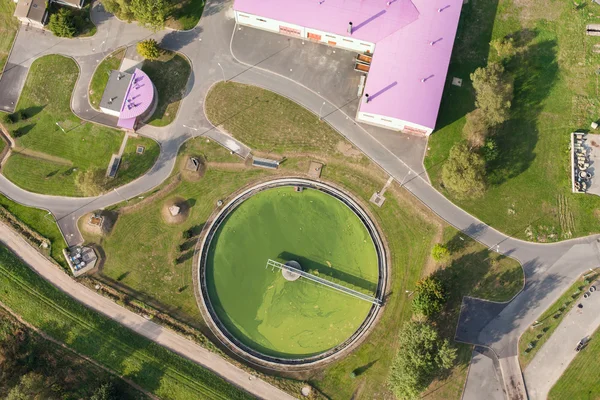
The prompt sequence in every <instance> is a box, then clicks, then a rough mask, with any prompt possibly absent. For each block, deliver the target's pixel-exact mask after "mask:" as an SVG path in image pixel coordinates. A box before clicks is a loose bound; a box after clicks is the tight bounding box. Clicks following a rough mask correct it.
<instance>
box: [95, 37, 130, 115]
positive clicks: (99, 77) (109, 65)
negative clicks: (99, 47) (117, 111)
mask: <svg viewBox="0 0 600 400" xmlns="http://www.w3.org/2000/svg"><path fill="white" fill-rule="evenodd" d="M124 56H125V48H120V49H118V50H115V51H114V52H112V53H111V54H109V55H108V57H106V58H105V59H104V60H102V62H101V63H100V64H98V66H97V67H96V70H95V71H94V75H93V76H92V80H91V81H90V87H89V96H88V99H89V101H90V104H91V105H92V106H93V107H94V108H96V109H98V107H100V100H102V95H103V94H104V88H105V87H106V84H107V83H108V74H109V73H110V71H111V70H113V69H119V67H120V66H121V61H123V57H124Z"/></svg>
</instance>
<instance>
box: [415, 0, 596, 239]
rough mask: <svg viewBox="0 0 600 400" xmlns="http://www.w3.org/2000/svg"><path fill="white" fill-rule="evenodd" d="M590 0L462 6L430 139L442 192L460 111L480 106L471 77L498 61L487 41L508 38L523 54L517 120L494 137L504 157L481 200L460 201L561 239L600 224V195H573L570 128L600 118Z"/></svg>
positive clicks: (434, 175) (510, 67)
mask: <svg viewBox="0 0 600 400" xmlns="http://www.w3.org/2000/svg"><path fill="white" fill-rule="evenodd" d="M596 20H597V17H596V11H595V9H594V6H593V3H581V4H579V5H577V4H573V3H570V2H552V4H551V5H549V4H548V2H545V1H542V0H528V1H520V2H513V1H512V0H500V1H496V0H492V1H487V2H482V3H468V4H465V5H464V6H463V14H462V19H461V25H460V27H459V35H458V39H457V40H456V43H455V46H454V51H453V59H452V62H451V65H450V70H449V78H450V77H459V78H462V79H463V86H462V87H460V88H459V87H456V86H452V85H449V84H448V85H447V87H446V89H445V93H444V99H443V101H442V106H441V109H440V115H439V118H438V122H437V126H438V130H437V131H436V132H435V133H434V134H433V135H432V136H431V138H430V140H429V147H430V148H431V150H430V151H429V152H428V154H427V157H426V159H425V165H426V167H427V169H428V172H429V174H430V177H431V180H432V182H433V184H434V185H435V186H436V187H438V188H440V189H441V186H440V183H441V182H440V176H441V166H442V164H443V162H444V160H445V159H446V157H447V156H448V152H449V150H450V148H451V146H452V145H453V144H454V143H456V142H457V141H459V140H461V138H462V136H461V135H462V134H461V131H462V127H463V125H464V121H465V119H464V115H465V114H466V113H467V112H468V111H470V110H472V109H473V108H474V97H473V90H472V87H471V85H470V81H469V74H470V73H471V72H473V71H474V70H475V69H476V68H477V67H479V66H483V65H485V64H486V60H487V59H488V58H490V59H496V58H497V55H496V54H495V53H494V50H492V51H490V49H489V45H488V43H489V42H490V41H491V40H493V39H496V38H502V37H504V36H506V35H512V36H513V37H514V38H515V42H516V43H517V45H518V46H519V52H518V54H517V55H516V56H515V57H514V58H513V59H512V60H511V61H510V62H509V63H508V64H507V66H506V69H507V71H508V72H509V73H510V74H511V75H512V76H514V78H515V98H514V101H513V104H512V109H511V116H510V117H511V119H510V121H508V122H506V123H505V124H503V125H502V126H500V127H499V129H498V132H497V133H496V134H495V139H496V141H497V143H498V147H499V150H500V155H499V157H498V158H497V159H496V160H495V161H494V162H493V163H490V165H489V166H488V180H489V184H490V187H489V189H488V191H487V193H486V195H485V197H484V198H483V199H480V200H477V201H458V200H456V199H454V198H452V196H451V195H449V193H447V192H446V191H445V190H443V189H441V190H442V193H444V194H445V195H447V196H449V197H450V198H451V199H452V200H453V201H455V202H456V203H457V204H458V205H459V206H460V207H462V208H464V209H465V210H467V211H469V212H471V213H473V214H474V215H476V216H477V217H478V218H480V219H481V220H483V221H484V222H486V223H488V224H490V225H492V226H494V227H495V228H498V229H499V230H501V231H503V232H505V233H507V234H509V235H514V236H516V237H519V238H522V239H527V240H532V241H539V242H548V241H557V240H562V239H566V238H569V237H574V236H583V235H587V234H589V233H592V232H598V231H600V199H599V198H598V197H596V196H591V195H590V196H581V195H575V194H572V193H571V190H570V188H571V184H570V178H569V168H570V162H569V158H568V151H567V149H568V145H569V134H570V133H571V132H572V131H573V130H575V129H579V128H584V129H585V128H588V127H589V125H590V123H591V121H593V120H595V119H597V108H598V104H599V101H598V90H599V86H598V78H597V75H596V74H595V70H596V69H597V65H598V64H599V63H600V54H597V53H595V52H594V51H592V50H593V49H594V48H595V45H598V44H600V39H599V38H597V37H591V36H586V35H585V34H584V32H585V25H586V24H587V23H593V22H596Z"/></svg>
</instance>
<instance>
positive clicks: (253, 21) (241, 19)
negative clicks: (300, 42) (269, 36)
mask: <svg viewBox="0 0 600 400" xmlns="http://www.w3.org/2000/svg"><path fill="white" fill-rule="evenodd" d="M235 20H236V22H237V23H238V24H240V25H248V26H251V27H253V28H258V29H264V30H266V31H270V32H275V33H281V34H284V35H289V36H296V37H302V38H303V37H305V34H304V28H303V27H301V26H299V25H294V24H289V23H287V22H282V21H278V20H275V19H269V18H264V17H259V16H257V15H253V14H249V13H245V12H241V11H236V12H235Z"/></svg>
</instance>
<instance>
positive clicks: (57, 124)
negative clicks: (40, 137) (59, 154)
mask: <svg viewBox="0 0 600 400" xmlns="http://www.w3.org/2000/svg"><path fill="white" fill-rule="evenodd" d="M56 126H58V127H59V128H60V130H61V131H63V133H64V134H66V133H67V132H65V130H64V129H63V127H62V126H60V124H59V123H58V121H57V122H56Z"/></svg>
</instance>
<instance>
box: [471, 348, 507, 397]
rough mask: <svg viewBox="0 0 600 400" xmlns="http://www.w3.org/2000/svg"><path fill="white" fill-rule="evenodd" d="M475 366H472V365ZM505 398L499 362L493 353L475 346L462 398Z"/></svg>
mask: <svg viewBox="0 0 600 400" xmlns="http://www.w3.org/2000/svg"><path fill="white" fill-rule="evenodd" d="M475 365H476V366H477V368H473V367H474V366H475ZM483 398H485V399H486V400H505V399H506V394H505V391H504V385H503V383H502V375H501V373H500V368H499V363H498V360H497V359H496V357H495V355H494V354H493V353H492V352H491V351H490V350H487V349H485V348H482V347H476V348H475V349H474V350H473V354H472V356H471V366H470V367H469V374H468V375H467V383H466V386H465V390H464V392H463V396H462V400H481V399H483Z"/></svg>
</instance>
